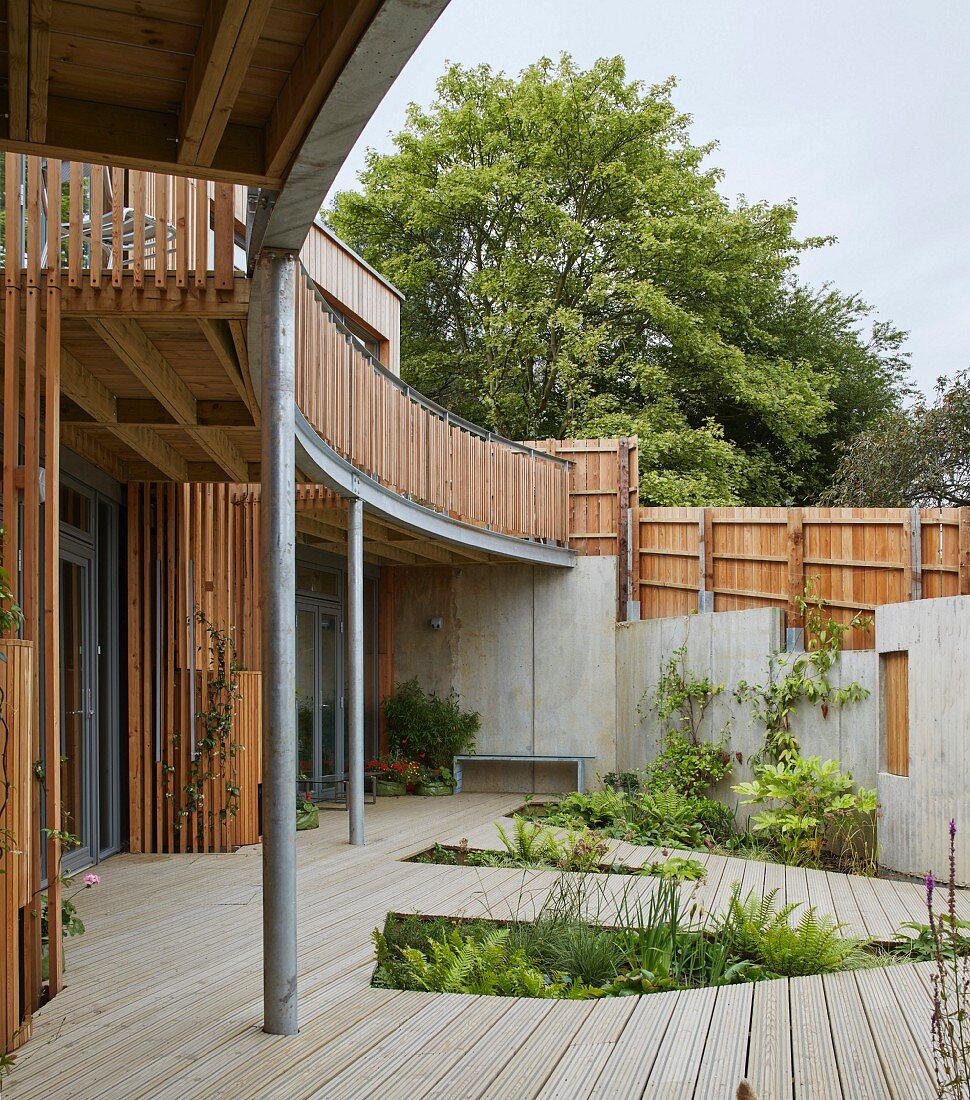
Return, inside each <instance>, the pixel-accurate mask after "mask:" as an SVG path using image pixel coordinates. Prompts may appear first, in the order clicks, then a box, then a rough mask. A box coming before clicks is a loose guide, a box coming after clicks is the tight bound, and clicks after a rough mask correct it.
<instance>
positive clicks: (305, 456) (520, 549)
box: [296, 408, 576, 568]
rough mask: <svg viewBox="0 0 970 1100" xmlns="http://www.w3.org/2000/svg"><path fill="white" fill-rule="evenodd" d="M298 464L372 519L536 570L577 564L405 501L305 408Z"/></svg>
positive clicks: (545, 547)
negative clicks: (339, 446) (320, 431)
mask: <svg viewBox="0 0 970 1100" xmlns="http://www.w3.org/2000/svg"><path fill="white" fill-rule="evenodd" d="M296 465H297V468H298V469H300V470H302V471H303V472H304V473H305V474H307V475H309V476H310V477H311V478H312V479H313V480H314V481H315V482H318V483H320V484H322V485H326V486H327V487H328V488H330V489H333V491H334V492H335V493H339V494H340V496H342V497H357V498H358V499H360V500H362V501H363V502H364V508H365V509H366V510H367V512H368V514H370V515H374V516H379V517H380V518H382V519H386V520H387V521H388V522H390V523H393V524H395V525H396V526H398V527H403V528H404V529H405V530H408V531H413V532H414V533H415V534H418V535H421V536H424V537H430V538H433V539H434V540H435V541H436V542H440V543H444V544H446V545H450V546H454V547H456V548H457V549H462V548H464V549H466V550H475V551H478V552H480V553H484V554H495V555H497V556H500V557H503V558H508V559H509V560H510V561H520V562H527V563H530V564H533V565H554V566H559V567H560V568H569V567H571V566H573V565H575V564H576V555H575V553H574V552H573V551H572V550H569V549H567V548H566V547H564V546H557V545H555V544H552V543H544V542H533V541H529V540H527V539H521V538H516V537H515V536H514V535H505V534H502V533H501V532H500V531H490V530H488V528H485V527H476V526H475V525H474V524H471V523H464V522H462V521H461V520H456V519H453V518H452V517H451V516H445V515H442V514H441V513H440V512H436V511H435V510H434V509H433V508H426V507H425V506H424V505H423V504H418V503H417V502H416V501H413V500H409V499H408V498H407V497H402V496H401V495H400V494H399V493H395V492H394V491H393V490H391V489H388V488H387V486H385V485H382V484H381V483H380V482H379V481H376V480H375V479H374V478H372V477H370V476H368V475H367V474H365V473H362V472H361V471H360V470H358V469H357V467H356V466H354V465H353V464H352V463H350V462H348V461H347V460H346V459H345V458H343V457H342V456H341V455H339V454H338V453H337V452H336V451H335V450H334V449H333V448H332V447H331V446H330V445H329V444H328V443H326V442H324V440H322V439H321V438H320V436H319V435H317V433H316V430H315V429H314V427H313V425H312V424H311V423H310V422H309V420H307V418H306V417H305V416H304V415H303V413H302V412H301V411H300V409H299V408H297V410H296Z"/></svg>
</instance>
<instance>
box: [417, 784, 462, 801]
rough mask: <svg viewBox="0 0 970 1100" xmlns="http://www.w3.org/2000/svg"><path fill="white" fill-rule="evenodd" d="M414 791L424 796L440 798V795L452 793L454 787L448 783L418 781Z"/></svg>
mask: <svg viewBox="0 0 970 1100" xmlns="http://www.w3.org/2000/svg"><path fill="white" fill-rule="evenodd" d="M414 793H415V794H420V795H423V796H424V797H425V798H440V797H441V796H442V795H447V794H454V793H455V788H454V787H452V786H451V785H450V784H448V783H420V784H418V787H417V789H416V790H415V792H414Z"/></svg>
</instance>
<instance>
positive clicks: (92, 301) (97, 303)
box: [61, 272, 250, 323]
mask: <svg viewBox="0 0 970 1100" xmlns="http://www.w3.org/2000/svg"><path fill="white" fill-rule="evenodd" d="M62 285H63V287H64V288H67V285H68V284H67V275H64V277H63V281H62ZM249 290H250V281H249V279H247V278H246V277H245V276H244V275H239V276H237V277H236V279H235V280H234V281H233V288H232V290H217V289H216V287H215V282H214V280H213V279H212V278H211V277H210V278H209V279H208V280H207V281H206V286H205V287H197V286H194V285H193V286H189V287H178V286H177V285H176V282H175V275H174V274H172V275H170V276H169V277H168V281H167V283H166V284H165V285H164V286H161V287H160V286H158V285H156V284H154V283H153V284H151V285H149V286H145V287H143V288H139V289H137V290H136V289H135V286H134V283H133V280H132V275H131V273H130V272H125V274H124V276H123V283H122V286H120V287H119V288H118V289H116V290H114V291H112V293H111V294H105V293H104V291H102V290H98V289H97V288H94V287H89V286H86V285H85V286H82V287H77V288H71V292H70V294H65V295H64V306H63V308H62V309H61V315H62V316H64V317H78V316H82V317H84V318H90V317H94V316H108V317H117V316H118V315H119V314H120V315H122V316H125V317H157V316H159V315H160V314H164V315H165V316H184V317H187V318H188V317H193V316H195V317H225V318H226V319H230V318H233V319H237V318H238V319H242V320H241V321H240V323H243V321H244V319H245V318H246V317H247V316H248V314H249Z"/></svg>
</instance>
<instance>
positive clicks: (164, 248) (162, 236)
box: [154, 175, 171, 286]
mask: <svg viewBox="0 0 970 1100" xmlns="http://www.w3.org/2000/svg"><path fill="white" fill-rule="evenodd" d="M170 185H171V179H170V178H169V177H168V176H163V175H157V176H155V210H154V217H155V286H165V281H166V279H167V277H168V266H169V252H168V249H169V243H168V224H169V209H168V192H169V187H170Z"/></svg>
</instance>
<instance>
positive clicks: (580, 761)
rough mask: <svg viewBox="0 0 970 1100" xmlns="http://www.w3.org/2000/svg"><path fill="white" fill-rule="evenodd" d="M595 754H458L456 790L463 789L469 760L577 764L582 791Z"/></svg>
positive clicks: (577, 784)
mask: <svg viewBox="0 0 970 1100" xmlns="http://www.w3.org/2000/svg"><path fill="white" fill-rule="evenodd" d="M595 759H596V757H595V756H573V755H571V754H567V755H563V756H529V755H525V754H522V753H514V752H510V753H472V754H469V755H467V756H456V757H455V760H454V765H453V768H452V771H453V772H454V776H455V790H456V791H460V790H461V771H462V765H463V764H467V763H468V761H469V760H482V761H492V762H499V763H512V764H575V765H576V790H577V791H579V792H580V793H582V792H583V791H584V790H585V789H586V761H587V760H595Z"/></svg>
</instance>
